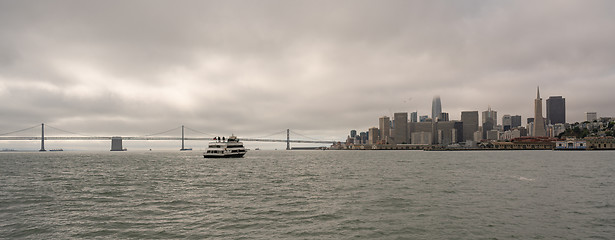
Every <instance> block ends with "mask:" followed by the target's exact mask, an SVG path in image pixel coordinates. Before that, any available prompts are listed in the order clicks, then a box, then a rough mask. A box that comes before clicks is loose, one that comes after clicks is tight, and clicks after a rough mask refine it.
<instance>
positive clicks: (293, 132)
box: [290, 131, 318, 140]
mask: <svg viewBox="0 0 615 240" xmlns="http://www.w3.org/2000/svg"><path fill="white" fill-rule="evenodd" d="M290 132H291V133H292V134H295V135H299V136H301V137H304V138H309V139H311V140H318V139H315V138H312V137H308V136H305V135H303V134H300V133H297V132H295V131H290Z"/></svg>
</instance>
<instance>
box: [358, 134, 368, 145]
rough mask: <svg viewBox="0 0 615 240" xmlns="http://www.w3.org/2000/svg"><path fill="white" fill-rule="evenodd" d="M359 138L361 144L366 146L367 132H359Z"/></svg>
mask: <svg viewBox="0 0 615 240" xmlns="http://www.w3.org/2000/svg"><path fill="white" fill-rule="evenodd" d="M359 138H360V139H361V141H360V142H361V144H366V143H367V139H368V138H369V136H368V133H367V132H361V133H359Z"/></svg>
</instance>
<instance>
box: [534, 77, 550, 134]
mask: <svg viewBox="0 0 615 240" xmlns="http://www.w3.org/2000/svg"><path fill="white" fill-rule="evenodd" d="M533 133H534V135H533V136H534V137H546V136H547V132H546V130H545V119H544V118H543V117H542V98H540V88H538V87H536V99H535V100H534V131H533Z"/></svg>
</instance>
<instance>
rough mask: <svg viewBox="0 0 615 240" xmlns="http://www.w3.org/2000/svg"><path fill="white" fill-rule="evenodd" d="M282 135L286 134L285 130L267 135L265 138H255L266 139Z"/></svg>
mask: <svg viewBox="0 0 615 240" xmlns="http://www.w3.org/2000/svg"><path fill="white" fill-rule="evenodd" d="M283 133H286V130H283V131H279V132H276V133H272V134H269V135H267V136H262V137H257V138H268V137H271V136H275V135H279V134H283Z"/></svg>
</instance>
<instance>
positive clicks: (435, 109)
mask: <svg viewBox="0 0 615 240" xmlns="http://www.w3.org/2000/svg"><path fill="white" fill-rule="evenodd" d="M440 114H442V103H441V102H440V96H434V97H433V101H431V120H432V121H434V122H437V121H438V120H437V119H438V118H439V117H440Z"/></svg>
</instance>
